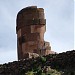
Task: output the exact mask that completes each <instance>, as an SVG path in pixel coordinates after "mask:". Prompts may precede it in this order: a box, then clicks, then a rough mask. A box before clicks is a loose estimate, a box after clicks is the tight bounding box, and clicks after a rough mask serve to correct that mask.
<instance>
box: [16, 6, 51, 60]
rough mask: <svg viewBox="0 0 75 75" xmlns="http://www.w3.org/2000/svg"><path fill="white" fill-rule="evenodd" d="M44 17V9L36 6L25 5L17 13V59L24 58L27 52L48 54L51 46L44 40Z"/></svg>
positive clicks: (41, 54)
mask: <svg viewBox="0 0 75 75" xmlns="http://www.w3.org/2000/svg"><path fill="white" fill-rule="evenodd" d="M45 31H46V19H45V17H44V9H43V8H37V7H36V6H31V7H26V8H24V9H22V10H21V11H20V12H19V13H18V15H17V26H16V32H17V47H18V59H19V60H20V59H24V58H25V57H26V55H25V54H27V53H36V54H38V55H40V56H43V55H47V54H50V50H51V46H50V45H49V42H45V41H44V33H45Z"/></svg>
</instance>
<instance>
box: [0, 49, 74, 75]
mask: <svg viewBox="0 0 75 75" xmlns="http://www.w3.org/2000/svg"><path fill="white" fill-rule="evenodd" d="M0 75H75V50H72V51H67V52H63V53H59V54H50V55H47V56H43V57H41V56H40V57H37V58H32V59H24V60H20V61H14V62H9V63H6V64H1V65H0Z"/></svg>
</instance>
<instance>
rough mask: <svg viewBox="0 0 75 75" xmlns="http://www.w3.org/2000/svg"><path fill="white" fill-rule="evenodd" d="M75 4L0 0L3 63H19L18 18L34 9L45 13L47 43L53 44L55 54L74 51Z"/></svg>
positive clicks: (60, 0) (52, 0) (64, 0)
mask: <svg viewBox="0 0 75 75" xmlns="http://www.w3.org/2000/svg"><path fill="white" fill-rule="evenodd" d="M73 3H74V2H73V0H56V1H55V0H12V1H11V0H0V34H1V35H0V48H1V49H0V59H1V58H2V60H0V63H1V62H7V61H10V60H11V59H12V60H15V59H17V57H16V49H17V43H16V40H17V39H16V15H17V13H18V12H19V11H20V10H21V9H22V8H25V7H27V6H31V5H37V6H38V7H41V8H44V9H45V16H46V22H47V24H46V26H47V29H46V33H45V40H47V41H49V42H50V43H51V47H52V50H54V51H56V52H63V51H66V50H70V49H73V48H74V29H73V28H74V24H73V21H74V19H73V16H74V15H73V13H74V11H73V10H74V9H73V8H74V5H73ZM13 55H14V57H13ZM10 56H11V57H10ZM5 57H6V58H5ZM9 57H10V58H9ZM6 59H7V60H6Z"/></svg>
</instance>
